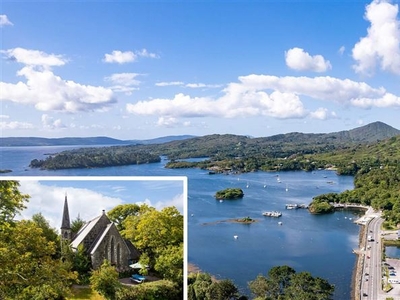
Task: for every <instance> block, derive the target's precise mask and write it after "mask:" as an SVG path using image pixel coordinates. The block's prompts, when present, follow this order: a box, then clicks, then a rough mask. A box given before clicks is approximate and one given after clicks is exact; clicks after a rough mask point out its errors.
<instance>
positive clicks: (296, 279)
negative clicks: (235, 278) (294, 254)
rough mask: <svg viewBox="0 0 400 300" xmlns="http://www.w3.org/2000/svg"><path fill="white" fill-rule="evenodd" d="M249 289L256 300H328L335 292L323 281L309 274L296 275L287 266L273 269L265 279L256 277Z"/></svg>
mask: <svg viewBox="0 0 400 300" xmlns="http://www.w3.org/2000/svg"><path fill="white" fill-rule="evenodd" d="M249 288H250V291H251V292H252V293H253V294H254V295H255V296H256V299H282V300H292V299H293V300H304V299H307V300H308V299H310V300H329V299H331V297H332V295H333V292H334V290H335V287H334V286H333V285H331V284H329V282H328V281H326V280H325V279H322V278H319V277H313V276H311V274H310V273H309V272H301V273H296V271H295V270H294V269H293V268H291V267H289V266H277V267H273V268H272V269H271V270H270V271H269V272H268V276H267V277H264V276H262V275H258V276H257V278H256V279H255V280H253V281H250V282H249Z"/></svg>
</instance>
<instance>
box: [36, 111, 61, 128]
mask: <svg viewBox="0 0 400 300" xmlns="http://www.w3.org/2000/svg"><path fill="white" fill-rule="evenodd" d="M42 124H43V127H44V128H46V129H60V128H66V126H65V125H64V124H63V123H62V121H61V120H60V119H57V120H54V118H53V117H50V116H49V115H47V114H43V115H42Z"/></svg>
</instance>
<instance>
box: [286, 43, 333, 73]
mask: <svg viewBox="0 0 400 300" xmlns="http://www.w3.org/2000/svg"><path fill="white" fill-rule="evenodd" d="M285 59H286V65H287V66H288V67H289V68H291V69H293V70H296V71H313V72H326V71H327V70H330V69H332V66H331V63H330V62H329V61H328V60H325V59H324V57H323V56H322V55H314V56H311V55H310V54H309V53H307V52H305V51H304V50H303V49H301V48H297V47H296V48H292V49H289V50H288V51H286V52H285Z"/></svg>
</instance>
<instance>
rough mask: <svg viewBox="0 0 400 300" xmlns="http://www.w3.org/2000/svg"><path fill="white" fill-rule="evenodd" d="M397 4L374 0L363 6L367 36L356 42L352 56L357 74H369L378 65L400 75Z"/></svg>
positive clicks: (399, 28) (384, 69) (399, 30)
mask: <svg viewBox="0 0 400 300" xmlns="http://www.w3.org/2000/svg"><path fill="white" fill-rule="evenodd" d="M397 15H398V5H397V4H396V5H394V4H391V3H390V2H389V1H385V0H374V1H372V2H371V4H369V5H368V6H367V7H366V12H365V19H366V20H367V21H369V22H370V23H371V24H370V27H369V28H368V32H367V35H366V36H365V37H363V38H361V39H360V41H359V42H358V43H357V44H355V46H354V48H353V50H352V55H353V59H354V60H355V61H356V64H355V65H354V66H353V68H354V70H355V71H356V72H357V73H360V74H365V75H372V74H373V73H374V71H375V69H376V68H377V67H380V68H381V69H382V70H383V71H388V72H392V73H394V74H397V75H400V21H399V20H398V18H397Z"/></svg>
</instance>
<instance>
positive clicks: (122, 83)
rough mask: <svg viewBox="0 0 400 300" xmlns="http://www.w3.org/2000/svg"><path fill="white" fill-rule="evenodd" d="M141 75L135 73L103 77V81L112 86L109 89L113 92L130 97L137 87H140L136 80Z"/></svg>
mask: <svg viewBox="0 0 400 300" xmlns="http://www.w3.org/2000/svg"><path fill="white" fill-rule="evenodd" d="M139 75H141V74H137V73H116V74H112V75H111V76H109V77H105V78H104V80H105V81H109V82H111V83H112V84H113V86H111V87H110V88H111V89H112V90H113V91H114V92H120V93H125V94H127V95H131V94H132V92H133V91H135V90H137V89H138V88H137V86H138V85H140V83H141V82H140V81H139V80H137V79H136V77H138V76H139Z"/></svg>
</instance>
